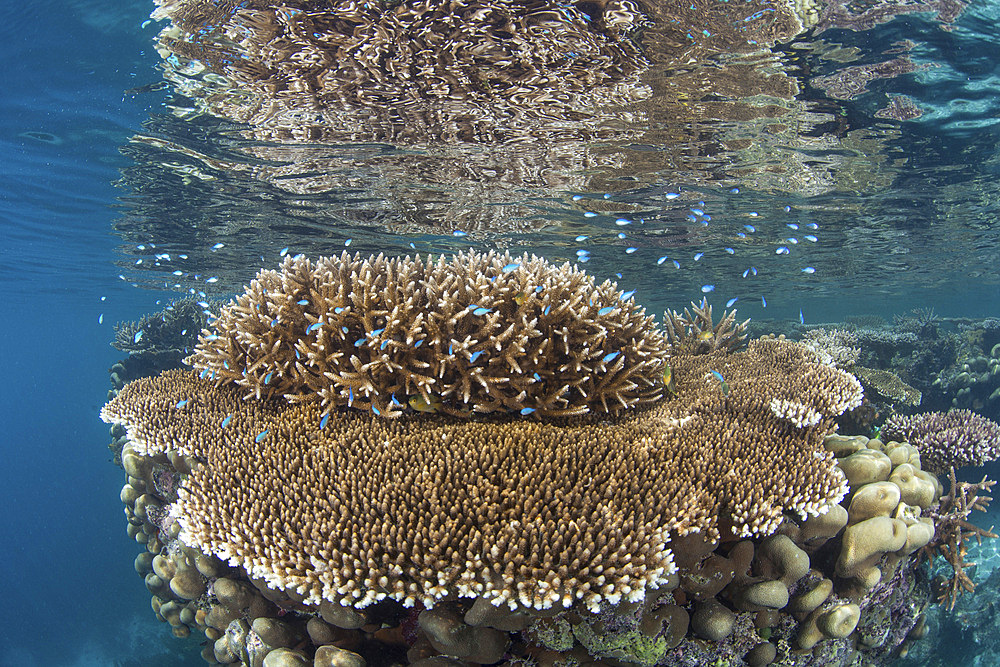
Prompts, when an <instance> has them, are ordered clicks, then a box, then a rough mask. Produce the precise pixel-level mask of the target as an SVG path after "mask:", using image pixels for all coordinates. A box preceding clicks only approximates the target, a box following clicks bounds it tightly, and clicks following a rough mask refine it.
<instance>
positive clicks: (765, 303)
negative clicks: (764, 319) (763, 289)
mask: <svg viewBox="0 0 1000 667" xmlns="http://www.w3.org/2000/svg"><path fill="white" fill-rule="evenodd" d="M760 305H761V306H763V307H764V308H767V299H765V298H764V295H763V294H762V295H761V297H760Z"/></svg>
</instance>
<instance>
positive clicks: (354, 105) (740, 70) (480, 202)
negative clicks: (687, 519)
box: [0, 0, 1000, 665]
mask: <svg viewBox="0 0 1000 667" xmlns="http://www.w3.org/2000/svg"><path fill="white" fill-rule="evenodd" d="M496 4H504V5H513V3H496ZM597 4H598V3H577V4H574V3H568V2H564V3H558V4H556V3H553V5H552V7H551V8H550V9H549V10H546V12H547V13H546V12H542V13H541V14H540V18H538V20H536V21H534V22H532V21H527V22H522V23H516V22H515V23H512V24H510V25H507V24H502V22H499V23H498V22H497V21H492V22H491V21H487V20H483V21H480V22H479V23H476V22H475V21H472V20H471V19H469V20H466V21H464V22H459V23H458V24H456V25H455V26H453V29H452V31H451V32H450V33H448V32H447V31H444V30H443V29H442V28H441V26H442V25H450V24H449V19H448V17H447V16H442V15H439V14H435V13H433V12H425V13H424V14H421V13H420V12H416V14H418V15H417V16H415V17H414V18H412V21H414V22H415V23H414V25H418V26H420V29H414V30H411V31H410V32H408V33H406V34H407V35H408V37H407V39H412V40H414V43H419V45H420V48H416V47H411V48H410V49H409V50H407V46H406V42H405V40H402V41H401V38H400V37H399V36H398V35H396V36H393V34H392V32H391V29H392V26H393V25H397V24H392V23H391V22H390V23H389V24H386V25H385V26H383V29H382V32H374V31H373V32H372V33H371V34H372V35H376V37H370V41H374V43H376V45H377V47H378V48H377V49H375V51H378V54H377V57H376V55H372V50H370V49H369V50H366V49H364V48H362V47H361V46H359V43H358V42H356V41H351V38H349V36H347V34H346V33H343V34H341V36H340V37H339V38H338V39H339V40H340V41H339V42H338V44H339V45H340V46H339V48H341V49H343V51H342V52H341V56H340V57H339V58H338V59H336V60H335V61H332V64H329V67H330V68H331V71H333V72H335V74H333V75H330V77H329V80H328V81H326V82H325V83H324V82H320V81H318V80H316V79H309V77H308V76H307V77H304V78H303V81H306V83H301V82H298V83H296V80H295V78H294V76H293V75H297V74H296V73H298V74H301V73H302V71H303V70H302V69H301V68H299V69H295V68H290V69H289V70H288V71H287V72H284V73H282V72H278V73H276V74H273V75H271V78H270V79H268V80H267V81H258V80H257V79H255V78H254V76H256V75H255V74H254V71H256V70H250V69H249V68H248V67H244V66H243V65H240V66H239V67H236V66H233V67H231V68H229V69H227V67H229V65H230V64H231V63H233V62H236V63H242V62H243V61H245V60H247V58H248V55H247V54H248V53H250V51H245V49H247V48H248V47H247V46H246V44H244V45H243V46H236V45H235V44H236V42H235V41H234V40H233V39H232V35H238V34H239V32H238V28H239V26H236V25H235V24H234V23H233V19H232V18H231V17H230V16H229V15H226V14H223V15H220V16H216V17H212V21H210V22H208V23H206V24H205V25H203V26H198V25H185V26H184V31H181V32H176V31H175V32H170V31H169V30H168V23H167V21H166V20H162V21H159V22H156V21H154V22H148V23H147V22H146V21H147V18H148V16H149V14H150V12H151V11H152V9H153V7H152V6H151V5H148V4H146V3H135V2H131V3H128V4H127V5H121V4H120V3H110V2H100V1H97V0H95V1H93V2H77V3H70V4H69V5H68V6H67V5H66V4H65V3H32V4H30V5H26V6H19V7H17V8H16V9H15V8H13V7H11V8H4V9H3V10H2V12H0V16H2V18H3V19H4V20H3V22H2V24H0V25H2V26H3V27H2V28H0V30H2V33H0V34H2V35H3V46H2V47H0V49H2V50H3V54H4V59H3V60H4V68H3V73H2V74H0V80H2V81H3V83H4V86H3V89H4V95H3V97H2V101H0V108H2V113H0V130H2V131H0V142H2V143H0V152H2V164H3V165H4V167H3V178H2V179H0V198H2V201H3V205H2V207H0V216H2V230H3V243H2V244H0V253H2V254H0V257H2V260H3V261H2V262H0V282H2V287H3V293H4V304H5V305H6V306H7V308H6V310H7V315H6V317H5V325H6V326H5V327H4V339H3V345H2V346H0V347H2V349H3V364H2V367H3V368H4V370H5V371H6V375H7V378H6V379H7V381H6V382H5V383H4V384H3V386H4V390H3V395H2V401H0V405H3V406H4V411H3V413H2V414H3V417H4V420H3V425H4V427H5V428H4V433H5V435H4V438H3V443H4V444H3V448H4V454H5V458H6V460H7V463H8V465H7V466H4V472H3V475H4V477H3V488H4V489H5V494H6V498H7V503H8V505H7V511H5V512H3V513H2V517H3V522H4V523H3V524H2V526H3V534H4V535H5V548H4V551H3V556H2V560H0V563H3V564H4V576H3V581H4V583H3V593H4V599H5V604H4V605H3V610H4V611H3V616H2V622H0V662H2V664H11V665H14V664H18V665H31V664H114V661H115V660H120V661H122V663H123V664H153V662H152V661H151V659H149V658H137V656H150V655H163V656H165V657H164V658H163V659H162V664H181V663H180V661H182V660H183V659H184V658H181V657H178V656H177V655H175V654H174V652H175V651H180V650H181V649H180V648H178V647H179V646H180V643H179V642H176V641H174V640H172V639H171V638H169V637H168V636H167V633H166V632H165V631H164V629H163V627H162V626H161V625H160V624H158V623H156V621H155V619H154V618H153V616H152V613H151V612H150V610H149V608H148V595H147V593H146V591H145V590H144V589H143V587H142V585H141V581H140V580H139V579H138V577H136V576H135V574H134V572H132V568H131V559H132V558H133V557H134V554H135V545H134V544H133V543H131V542H130V541H129V540H128V539H127V538H126V537H125V534H124V529H123V524H124V522H123V521H122V517H121V513H120V512H121V507H120V503H119V502H118V500H117V494H118V487H119V485H120V480H119V477H118V474H117V471H116V469H115V468H114V467H113V466H111V465H109V464H108V463H107V458H108V457H107V455H106V453H105V451H103V450H102V449H101V445H102V443H104V442H105V441H106V439H107V435H106V429H105V427H104V426H103V425H101V424H99V423H98V422H97V420H96V412H97V408H98V406H99V405H100V404H101V403H102V402H103V401H104V399H105V392H106V389H107V376H106V369H107V368H108V366H110V365H111V363H113V362H114V360H115V359H116V358H117V356H120V355H119V353H116V352H115V351H114V350H112V349H111V348H110V347H109V346H108V342H109V341H110V340H111V338H112V330H111V326H112V324H113V323H115V322H117V321H120V320H125V319H137V318H138V317H139V316H140V315H141V314H143V313H144V312H147V311H150V310H154V309H156V307H157V306H156V304H155V302H156V300H158V299H169V298H173V297H175V296H178V295H181V294H191V293H194V294H198V295H199V296H204V297H206V298H220V297H226V296H229V295H231V294H232V293H234V292H236V291H238V290H239V289H240V288H241V286H242V285H243V284H245V283H246V282H248V281H249V280H250V279H251V278H252V277H253V275H254V274H255V273H256V271H257V270H259V269H260V268H261V267H273V266H274V265H276V264H277V263H278V262H279V260H280V254H281V252H282V250H284V249H286V248H287V249H288V250H287V252H289V253H293V254H295V253H304V254H307V255H310V256H316V255H328V254H338V253H340V252H343V251H345V250H346V251H349V252H358V253H361V254H365V255H366V254H369V253H378V252H384V253H390V254H404V253H414V252H420V253H427V252H433V253H440V252H450V251H454V250H458V249H462V248H466V247H469V246H472V247H475V248H479V249H488V248H500V249H509V250H510V251H511V252H513V253H521V252H533V253H537V254H541V255H544V256H545V257H547V258H549V259H552V260H558V261H570V262H580V263H581V264H582V265H583V266H585V267H586V268H587V269H588V270H589V271H590V272H592V273H593V274H595V275H596V276H598V277H599V278H600V279H611V280H614V281H617V282H618V284H619V286H620V287H621V288H622V289H627V290H636V294H635V298H636V299H637V300H638V301H639V302H641V303H643V304H645V305H646V306H647V307H648V308H649V310H650V311H651V312H653V313H660V312H662V310H663V309H664V308H668V307H669V308H675V309H676V308H681V307H683V306H685V305H687V304H688V302H690V301H692V300H696V299H701V298H702V297H703V296H707V297H708V298H709V299H710V300H711V301H712V302H713V303H715V304H716V305H718V306H722V305H723V304H725V303H727V302H730V301H731V302H732V304H733V305H734V306H735V307H736V308H738V309H739V312H740V316H741V317H752V318H754V319H755V320H784V321H788V322H798V321H799V320H800V318H801V321H803V322H805V323H807V324H812V323H824V322H836V321H839V320H841V319H843V318H845V317H848V316H857V315H863V314H878V315H881V316H883V317H886V318H891V316H892V315H893V314H904V313H907V312H909V311H910V310H911V309H913V308H918V307H919V308H934V309H935V311H936V312H937V313H938V314H939V315H942V316H946V317H985V316H991V315H993V316H995V315H997V304H998V296H1000V295H998V283H1000V269H998V261H997V260H998V254H1000V253H998V248H1000V244H998V238H997V237H998V228H997V225H996V215H997V210H998V207H1000V186H998V183H1000V180H998V173H997V172H998V169H1000V152H998V140H1000V130H998V125H997V124H998V122H1000V121H998V116H1000V113H998V112H1000V110H998V108H997V107H998V106H1000V95H998V93H1000V90H998V88H1000V79H998V76H1000V75H998V72H997V65H996V63H998V62H1000V36H998V31H1000V28H998V26H997V24H998V19H1000V4H998V3H996V2H980V3H976V4H973V5H972V6H969V7H963V6H962V5H961V3H954V2H951V3H946V2H942V3H939V4H937V5H934V6H933V7H931V6H930V5H924V6H921V8H922V9H924V10H925V11H922V12H913V13H909V12H908V11H906V7H904V6H903V5H900V6H898V7H896V6H895V3H877V4H875V5H869V4H858V5H851V6H850V12H849V13H847V14H845V13H843V12H839V13H838V12H835V11H833V9H831V8H828V9H827V10H826V12H825V13H822V14H816V13H814V14H813V15H811V19H810V20H811V21H813V22H814V23H815V25H814V26H813V27H811V28H809V29H807V30H804V31H799V30H798V28H797V27H796V24H795V22H794V21H793V20H792V19H791V18H790V16H791V15H790V13H789V12H788V11H787V10H784V9H782V8H781V7H779V6H777V5H773V4H770V3H767V2H748V3H743V4H742V6H739V7H736V6H733V7H730V6H729V5H728V3H721V2H717V1H715V0H713V1H712V2H709V3H708V4H707V5H705V6H703V7H698V6H696V5H692V6H691V8H690V9H685V10H683V11H679V12H675V13H674V14H670V13H668V12H667V11H666V10H664V9H662V8H658V7H657V6H656V5H657V4H658V3H646V4H644V5H639V4H635V5H632V4H628V3H622V6H623V7H624V8H625V9H623V10H622V11H620V12H618V13H617V14H615V15H610V14H608V15H600V14H599V13H597V12H595V9H594V8H595V7H597ZM696 4H697V3H696ZM646 5H651V6H646ZM880 9H881V10H884V11H881V12H879V11H877V10H880ZM909 9H913V7H912V6H910V7H909ZM930 9H935V10H936V11H929V10H930ZM778 10H781V11H778ZM866 10H867V13H864V12H865V11H866ZM588 12H589V13H588ZM782 12H784V14H782ZM286 14H287V15H285V16H284V18H283V20H285V21H286V22H287V25H288V26H293V27H294V26H298V27H299V28H303V26H302V21H303V19H302V17H301V16H300V15H296V14H295V13H294V12H291V13H286ZM895 14H898V16H895V18H893V15H895ZM782 17H784V18H782ZM845 17H847V18H845ZM865 17H881V19H880V20H876V19H875V18H873V20H871V21H865V20H862V19H864V18H865ZM161 18H163V17H161ZM372 20H373V19H372V15H368V14H364V13H363V12H362V13H359V15H358V16H357V17H355V21H356V23H357V24H358V25H362V26H363V25H365V23H364V22H365V21H369V22H371V21H372ZM402 20H403V19H399V21H402ZM408 20H409V19H408ZM227 22H229V23H228V24H227ZM852 23H853V24H854V25H853V26H852V25H851V24H852ZM226 25H229V26H230V29H231V30H232V33H231V35H230V39H229V41H225V40H222V39H221V38H220V37H219V34H220V33H218V32H217V31H218V30H221V28H219V26H226ZM311 28H315V26H311ZM289 29H291V28H289ZM303 29H304V28H303ZM199 30H201V31H202V32H199ZM185 31H186V32H185ZM213 31H216V32H213ZM387 31H388V32H387ZM546 31H548V32H546ZM303 34H305V35H306V38H304V39H305V41H308V39H307V37H308V34H307V33H303ZM365 34H367V33H365ZM441 34H448V38H447V39H445V38H443V37H441V38H438V37H435V35H441ZM199 35H200V36H199ZM379 35H380V36H379ZM386 35H389V36H388V37H386ZM379 40H381V41H379ZM435 40H437V41H435ZM510 40H515V41H517V43H518V44H519V45H520V46H519V47H518V48H519V49H521V51H520V53H521V55H522V56H523V58H522V59H521V60H520V61H518V60H516V59H514V60H511V59H510V58H507V56H505V55H504V52H503V50H502V47H503V45H504V44H507V43H508V41H510ZM772 40H776V41H774V42H773V44H772ZM362 41H363V40H362ZM220 45H222V46H224V47H225V48H221V47H220ZM476 45H478V46H476ZM484 45H485V46H484ZM314 46H315V45H314ZM209 47H219V48H220V49H221V50H218V51H211V49H210V48H209ZM474 47H475V48H474ZM157 49H158V50H157ZM379 49H381V51H379ZM435 49H436V50H435ZM251 51H252V50H251ZM307 51H308V49H304V47H302V46H301V45H298V46H294V45H293V46H290V47H288V50H287V52H285V53H284V54H281V53H278V54H273V53H272V54H269V55H268V57H272V58H277V59H278V60H277V61H276V62H280V61H281V58H286V59H288V58H290V57H291V54H295V53H299V54H301V53H305V52H307ZM310 53H311V52H310ZM206 54H209V55H211V57H209V56H208V55H206ZM441 54H444V55H443V56H442V55H441ZM348 56H351V57H348ZM438 56H440V57H438ZM199 57H201V60H199ZM352 58H353V60H352ZM365 58H370V60H365ZM358 63H360V64H358ZM413 63H419V64H420V67H417V66H416V65H414V64H413ZM411 66H412V69H407V68H408V67H411ZM307 69H308V68H307ZM401 72H408V74H402V73H401ZM283 76H284V77H286V79H284V80H282V77H283ZM276 81H279V82H281V83H282V85H280V86H276V85H275V82H276ZM310 81H311V83H309V82H310ZM351 82H353V84H352V83H351ZM299 84H301V85H299ZM310 86H312V87H311V88H310ZM317 91H318V92H317ZM99 322H100V324H99ZM196 653H197V652H196V651H195V652H194V654H196ZM181 655H187V654H181ZM129 660H138V662H128V661H129ZM192 661H193V663H194V664H200V662H199V661H197V660H193V659H192Z"/></svg>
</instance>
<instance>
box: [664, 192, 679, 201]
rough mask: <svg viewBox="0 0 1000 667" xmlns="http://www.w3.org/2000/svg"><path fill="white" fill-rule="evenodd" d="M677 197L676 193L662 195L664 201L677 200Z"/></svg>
mask: <svg viewBox="0 0 1000 667" xmlns="http://www.w3.org/2000/svg"><path fill="white" fill-rule="evenodd" d="M678 197H680V194H679V193H677V192H668V193H667V194H665V195H663V198H664V199H677V198H678Z"/></svg>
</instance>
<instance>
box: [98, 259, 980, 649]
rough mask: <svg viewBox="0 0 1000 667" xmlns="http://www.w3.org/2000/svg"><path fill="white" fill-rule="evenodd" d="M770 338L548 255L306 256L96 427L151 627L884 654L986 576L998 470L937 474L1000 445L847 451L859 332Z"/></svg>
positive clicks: (263, 640) (119, 396)
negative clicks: (661, 311) (945, 571)
mask: <svg viewBox="0 0 1000 667" xmlns="http://www.w3.org/2000/svg"><path fill="white" fill-rule="evenodd" d="M746 327H747V323H746V322H743V323H738V322H737V321H736V318H735V312H725V313H723V315H722V318H721V319H720V320H719V321H718V322H715V321H714V319H713V314H712V309H711V307H710V306H709V305H708V303H707V302H706V301H702V302H701V303H700V304H691V306H690V308H687V309H685V310H684V311H683V312H676V311H668V312H667V313H666V315H665V318H664V325H663V328H662V329H661V328H660V327H659V326H658V325H657V323H656V322H655V321H654V319H653V318H651V317H648V316H646V314H645V311H644V309H643V308H641V307H640V306H638V305H637V304H636V303H635V302H634V301H632V299H631V295H628V294H623V293H622V292H621V291H620V290H619V289H618V288H617V286H616V285H615V284H613V283H608V282H605V283H602V284H600V285H598V284H596V283H595V281H594V280H593V278H592V277H590V276H589V275H587V274H586V273H585V272H583V271H581V270H579V269H576V268H573V267H571V266H569V265H562V266H557V265H553V264H550V263H548V262H547V261H545V260H544V259H541V258H538V257H534V256H528V255H524V256H521V257H512V256H510V255H508V254H497V253H485V254H481V253H476V252H468V253H463V254H458V255H455V256H453V257H452V258H450V259H448V258H444V257H441V258H438V259H436V260H435V259H431V258H426V259H422V258H403V259H389V258H385V257H382V256H378V257H367V258H364V257H360V256H357V255H354V256H351V255H348V254H346V253H345V254H343V255H341V256H340V257H333V258H319V259H317V260H315V261H310V260H308V259H306V258H303V257H296V258H286V260H285V261H284V263H283V264H282V265H281V267H280V268H279V269H278V270H276V271H270V270H268V271H262V272H261V273H260V274H259V275H258V276H257V278H256V279H255V280H254V281H253V282H252V283H251V284H250V285H249V286H248V287H247V288H246V290H245V292H244V294H242V295H240V296H238V297H237V298H236V299H234V300H233V301H232V302H230V303H229V304H227V305H225V306H224V307H223V308H222V309H221V311H220V313H219V315H218V317H217V318H215V319H214V320H213V321H212V322H211V323H210V324H209V326H208V328H206V329H204V330H203V331H202V332H201V333H200V337H199V342H198V344H197V347H196V348H195V350H194V352H193V354H192V355H191V356H190V357H189V359H188V360H187V361H188V363H189V364H190V365H191V366H193V368H188V369H176V370H168V371H165V372H162V373H159V374H158V375H154V376H150V377H144V378H140V379H135V380H134V381H132V382H129V383H128V384H124V383H123V387H122V388H121V389H120V390H119V391H115V392H113V398H112V399H111V400H110V401H109V403H108V404H107V405H106V406H105V407H104V408H103V410H102V411H101V416H102V418H103V419H104V420H105V421H107V422H109V423H111V424H112V435H113V436H114V437H115V438H116V443H117V446H118V447H119V448H120V460H121V464H122V466H123V468H124V469H125V471H126V473H127V482H126V484H125V486H124V488H123V489H122V496H121V497H122V500H123V502H124V503H125V505H126V515H127V516H128V518H129V534H130V535H132V536H134V537H135V538H136V539H137V541H139V542H141V543H143V544H145V546H146V551H145V552H144V553H143V554H141V555H140V556H139V557H138V558H137V559H136V568H137V570H138V571H139V572H140V573H141V574H142V575H143V576H145V578H146V585H147V586H148V588H149V590H150V591H151V593H152V594H153V610H154V612H155V613H156V614H157V617H158V618H160V619H161V620H163V621H165V622H167V623H169V624H170V626H171V627H172V629H173V632H174V634H175V635H177V636H179V637H185V636H188V635H189V634H191V633H192V632H193V631H195V632H198V633H201V634H203V635H204V636H205V637H206V638H207V639H208V640H209V641H208V643H207V644H206V646H205V648H204V650H203V652H202V655H203V657H204V658H205V659H206V661H208V662H213V663H214V662H221V663H226V664H233V663H240V664H246V665H250V664H264V665H307V664H314V665H334V664H337V665H342V664H350V665H354V666H356V667H360V666H361V665H365V664H373V665H380V664H390V663H393V664H398V663H402V662H412V663H416V662H421V661H427V660H437V661H441V660H445V661H449V662H450V661H455V660H457V661H462V662H469V663H479V664H492V663H499V662H504V663H510V664H515V663H517V664H528V663H530V662H538V663H545V664H557V663H565V664H570V663H577V662H594V661H600V660H607V661H612V662H617V663H632V664H639V665H681V664H713V663H715V662H716V661H718V660H721V661H729V664H748V665H767V664H771V663H772V662H774V661H776V660H780V661H781V662H782V664H795V665H799V664H801V665H807V664H843V665H846V664H849V663H850V662H851V660H853V659H854V658H855V657H860V658H861V659H864V660H866V661H868V662H869V663H870V664H881V662H884V661H887V660H889V659H890V658H891V657H893V656H896V655H898V654H899V653H900V651H904V652H905V651H906V650H907V647H908V646H909V645H910V643H911V642H912V641H913V640H915V639H916V638H918V637H920V636H922V634H923V632H924V630H923V628H924V627H925V622H924V620H923V619H924V610H925V608H926V606H927V604H928V603H929V602H930V601H931V600H932V599H933V597H934V592H933V591H932V590H931V585H930V582H929V581H928V578H927V576H926V575H925V574H924V573H923V570H922V569H921V568H920V567H919V565H918V561H919V556H920V555H921V554H923V555H926V556H928V557H931V558H933V557H934V556H936V555H941V556H942V557H943V558H944V560H945V561H946V562H947V563H949V564H950V565H951V566H952V567H953V568H954V576H953V577H952V579H951V580H950V583H948V582H942V585H941V586H939V587H938V590H937V593H936V595H937V597H938V599H939V600H941V601H943V602H945V603H947V604H948V605H954V602H955V599H956V598H957V596H958V595H959V594H960V593H962V592H965V591H971V590H972V588H973V585H972V582H971V580H970V579H969V577H968V575H967V573H966V570H967V567H968V564H967V563H966V562H965V561H964V559H963V557H964V555H965V548H964V546H963V545H964V544H966V543H967V542H968V540H970V539H972V538H976V539H981V538H983V537H992V533H989V532H988V531H983V530H980V529H977V528H975V526H973V525H972V524H970V523H969V522H968V520H967V519H968V517H969V514H970V513H971V512H972V511H973V510H975V509H984V508H985V505H986V502H988V497H986V496H983V495H982V493H983V491H985V490H986V489H988V488H989V483H987V482H985V481H984V483H982V484H980V485H966V484H962V483H958V482H956V481H955V480H954V477H952V480H951V491H950V492H949V494H947V495H945V494H944V489H943V487H942V484H941V481H940V480H939V479H938V477H937V476H936V475H935V474H932V473H933V472H937V471H938V470H939V468H940V465H939V464H941V465H943V464H950V465H960V464H963V463H979V462H981V461H984V460H987V459H989V458H994V457H995V456H996V452H995V451H994V450H993V449H992V444H990V445H989V446H985V445H984V446H982V447H980V448H979V449H977V448H976V446H974V445H972V444H971V441H968V440H961V439H960V438H959V436H957V435H955V434H954V433H952V432H951V431H947V430H945V431H942V430H941V429H942V428H944V427H948V428H961V427H962V424H965V425H967V426H966V428H967V429H987V430H986V431H983V432H988V433H992V431H988V428H989V426H988V425H983V424H981V423H979V422H978V421H976V420H974V419H972V418H971V417H963V416H959V417H955V418H952V420H948V419H942V418H933V419H931V420H930V421H929V422H927V423H924V422H919V421H918V422H900V421H897V422H894V424H895V426H894V428H898V429H908V430H907V431H906V432H905V433H902V434H900V435H899V436H898V437H899V440H892V441H889V440H886V441H883V440H879V439H869V438H867V437H863V436H857V437H847V436H840V435H833V432H834V431H835V429H836V421H835V420H836V419H837V418H838V417H839V416H841V415H843V414H844V413H846V412H848V411H851V410H854V409H856V408H858V407H859V406H860V405H861V404H862V401H863V395H862V387H861V384H859V382H858V380H857V379H856V378H855V377H854V376H853V375H851V374H850V373H848V372H846V371H845V370H842V369H840V368H838V367H837V366H838V361H839V362H840V363H844V360H845V359H851V360H855V359H857V354H856V352H853V353H852V352H851V351H850V349H849V348H850V344H851V343H852V342H853V339H850V338H844V337H839V338H838V336H837V335H835V334H830V333H822V334H814V335H813V336H811V337H810V338H809V340H810V341H812V342H811V343H810V344H808V345H807V344H802V343H797V342H793V341H790V340H786V339H784V338H783V337H763V338H758V339H755V340H749V341H748V340H747V333H746ZM824 336H825V339H824V340H826V343H827V344H826V348H827V349H826V350H825V351H824V350H821V349H817V345H818V344H817V342H816V341H817V340H818V339H821V338H823V337H824ZM819 347H823V345H819ZM831 349H832V350H833V351H832V352H831ZM851 363H853V361H851ZM929 419H930V418H929ZM955 419H959V420H960V421H962V424H958V425H955V424H952V423H951V421H953V420H955ZM994 426H995V425H994ZM941 432H944V433H951V435H948V436H936V439H935V437H932V436H928V435H925V434H927V433H941ZM977 432H978V431H977ZM894 433H895V432H894ZM941 437H948V438H951V440H952V441H954V442H966V443H967V445H966V446H967V448H969V454H967V455H960V454H956V455H954V456H953V457H952V459H950V460H945V459H942V458H941V456H940V454H935V453H933V452H934V451H936V450H934V449H930V450H928V449H925V447H926V444H925V443H931V447H932V448H933V447H939V446H940V445H939V444H938V443H940V442H941ZM905 440H909V442H906V441H905ZM925 455H926V456H927V457H929V458H930V460H932V461H933V462H934V465H933V466H932V467H931V469H930V470H931V471H928V470H926V469H924V466H923V464H922V457H923V456H925ZM427 664H431V663H430V662H428V663H427ZM435 664H436V663H435ZM442 664H443V663H442Z"/></svg>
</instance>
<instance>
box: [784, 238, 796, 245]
mask: <svg viewBox="0 0 1000 667" xmlns="http://www.w3.org/2000/svg"><path fill="white" fill-rule="evenodd" d="M785 240H786V241H788V242H789V243H791V244H792V245H796V244H797V243H798V242H799V240H798V239H797V238H795V237H789V238H787V239H785Z"/></svg>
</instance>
